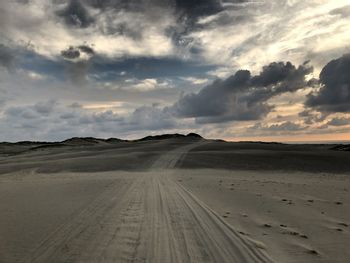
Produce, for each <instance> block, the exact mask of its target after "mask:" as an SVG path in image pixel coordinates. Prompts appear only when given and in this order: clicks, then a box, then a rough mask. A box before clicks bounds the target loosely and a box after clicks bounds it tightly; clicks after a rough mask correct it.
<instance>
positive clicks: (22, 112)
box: [0, 100, 177, 141]
mask: <svg viewBox="0 0 350 263" xmlns="http://www.w3.org/2000/svg"><path fill="white" fill-rule="evenodd" d="M0 121H1V123H2V124H3V125H1V126H0V140H50V141H56V140H63V139H66V138H68V137H74V136H96V137H128V136H130V134H135V133H137V134H142V133H143V132H146V133H150V132H152V131H157V132H160V131H163V130H164V131H167V130H171V129H175V128H176V127H177V121H176V119H175V118H174V117H173V116H172V115H171V114H170V113H169V112H166V111H165V110H164V109H163V108H162V107H160V106H159V105H158V104H153V105H151V106H141V107H137V108H136V109H134V110H132V111H131V112H128V113H123V114H119V113H117V112H115V111H113V110H102V111H101V110H91V109H85V108H84V107H82V106H81V105H80V104H78V103H73V104H70V105H67V104H63V103H61V102H58V101H53V100H48V101H40V102H37V103H35V104H29V105H21V106H9V107H7V108H6V109H5V110H4V111H3V112H2V115H1V116H0ZM139 136H141V135H139Z"/></svg>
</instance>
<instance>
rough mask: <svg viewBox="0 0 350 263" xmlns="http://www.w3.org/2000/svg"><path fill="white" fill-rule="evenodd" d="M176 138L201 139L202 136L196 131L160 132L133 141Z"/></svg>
mask: <svg viewBox="0 0 350 263" xmlns="http://www.w3.org/2000/svg"><path fill="white" fill-rule="evenodd" d="M176 138H194V139H203V137H202V136H200V135H199V134H196V133H189V134H187V135H184V134H179V133H175V134H162V135H154V136H146V137H144V138H141V139H138V140H135V141H153V140H166V139H176Z"/></svg>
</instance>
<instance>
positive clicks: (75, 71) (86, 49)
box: [61, 45, 95, 85]
mask: <svg viewBox="0 0 350 263" xmlns="http://www.w3.org/2000/svg"><path fill="white" fill-rule="evenodd" d="M94 55H95V51H94V49H93V48H91V47H90V46H87V45H80V46H77V47H73V46H70V47H69V48H68V49H65V50H62V51H61V56H62V57H63V58H64V59H65V60H66V63H65V64H66V73H67V75H68V77H69V79H70V80H71V81H72V82H73V83H75V84H79V85H82V84H85V83H86V80H87V74H88V70H89V69H90V66H91V61H90V59H91V58H92V57H93V56H94Z"/></svg>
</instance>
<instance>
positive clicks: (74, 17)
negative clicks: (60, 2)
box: [56, 0, 94, 28]
mask: <svg viewBox="0 0 350 263" xmlns="http://www.w3.org/2000/svg"><path fill="white" fill-rule="evenodd" d="M56 14H57V15H58V16H59V17H62V18H63V19H64V21H65V23H66V24H67V25H69V26H75V27H80V28H86V27H88V26H90V24H91V23H93V22H94V19H93V18H92V16H90V14H89V12H88V10H87V9H86V7H85V6H84V5H83V4H82V2H81V1H80V0H70V1H69V2H68V4H67V6H66V7H65V8H64V9H62V10H59V11H57V12H56Z"/></svg>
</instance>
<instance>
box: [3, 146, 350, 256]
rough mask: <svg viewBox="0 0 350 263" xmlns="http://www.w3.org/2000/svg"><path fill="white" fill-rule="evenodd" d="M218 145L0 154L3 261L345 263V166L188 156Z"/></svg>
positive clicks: (349, 239)
mask: <svg viewBox="0 0 350 263" xmlns="http://www.w3.org/2000/svg"><path fill="white" fill-rule="evenodd" d="M217 144H218V142H212V141H204V140H203V141H198V140H183V139H181V140H179V139H177V140H172V139H169V140H159V141H158V140H156V141H149V142H137V143H136V142H135V143H134V144H128V143H125V142H121V143H120V144H113V145H108V144H106V145H100V144H99V145H97V146H96V145H95V146H92V147H90V146H89V147H85V146H84V147H83V146H82V147H78V148H77V147H70V148H67V147H66V148H64V147H59V149H54V150H53V149H50V148H45V149H43V150H40V151H29V152H28V151H25V152H23V153H20V154H11V155H7V156H3V157H2V158H1V159H0V171H3V174H2V175H1V176H0V200H1V202H0V262H253V263H254V262H287V263H288V262H347V261H348V258H350V252H349V251H348V250H347V247H349V245H350V235H349V234H350V233H349V223H350V207H349V204H350V195H349V192H348V191H349V190H350V179H349V178H350V177H349V176H348V175H347V174H346V172H344V169H345V170H346V166H344V167H345V168H342V169H343V170H341V171H340V172H339V169H335V172H334V173H330V172H329V171H328V170H327V172H322V173H320V172H309V171H305V169H300V170H299V171H297V170H296V169H294V170H291V169H287V170H286V171H282V170H280V169H279V166H278V165H277V168H276V169H265V168H261V167H263V166H262V164H261V163H260V164H259V160H257V161H256V162H255V166H253V167H254V168H259V169H254V170H247V169H245V170H244V169H242V167H240V169H237V167H236V169H233V168H227V167H225V168H224V169H223V168H222V167H220V165H218V163H217V162H213V163H212V164H211V165H212V167H210V168H209V169H208V168H207V165H208V164H207V165H203V164H202V165H201V167H200V166H199V164H200V163H201V162H202V160H203V159H200V160H196V158H195V157H196V156H200V155H202V156H203V155H205V156H206V158H207V157H208V156H210V155H211V154H213V153H212V152H210V150H208V147H209V149H210V147H212V148H211V149H213V148H215V153H214V155H217V153H218V150H217V149H216V147H217ZM231 147H234V148H235V147H237V145H233V146H230V147H228V148H229V149H226V152H225V149H224V150H223V151H224V152H225V153H226V155H227V152H229V151H231V152H232V151H233V152H234V151H236V148H235V149H233V150H232V148H231ZM264 147H265V146H264ZM258 148H259V147H258ZM252 150H254V152H255V153H256V151H261V149H258V150H257V149H256V147H255V148H253V149H252ZM268 150H269V151H271V149H268ZM275 151H276V150H275ZM314 151H315V155H316V156H317V155H320V152H317V151H316V150H315V149H314ZM320 151H328V150H327V149H326V150H324V149H323V148H322V149H321V150H320ZM308 154H309V155H310V154H311V151H310V152H309V153H308ZM321 154H323V153H321ZM334 154H336V155H337V154H338V153H334ZM342 154H343V155H342V156H343V157H342V158H347V157H346V154H347V153H342ZM214 155H213V156H214ZM293 155H294V156H295V155H296V151H295V149H294V150H293ZM113 158H114V162H113ZM244 158H248V157H244ZM204 159H205V158H204ZM216 159H217V158H216ZM194 162H195V163H196V165H193V166H192V169H188V165H189V164H190V163H194ZM226 162H227V160H225V158H223V162H222V163H226ZM300 162H302V161H300ZM16 163H18V165H17V166H16ZM55 164H57V165H55ZM94 165H96V166H94ZM269 167H271V165H270V166H269ZM310 167H311V166H309V167H308V168H307V169H306V170H310V169H311V168H310ZM194 168H195V169H194ZM99 170H101V171H99ZM311 170H313V169H311Z"/></svg>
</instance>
